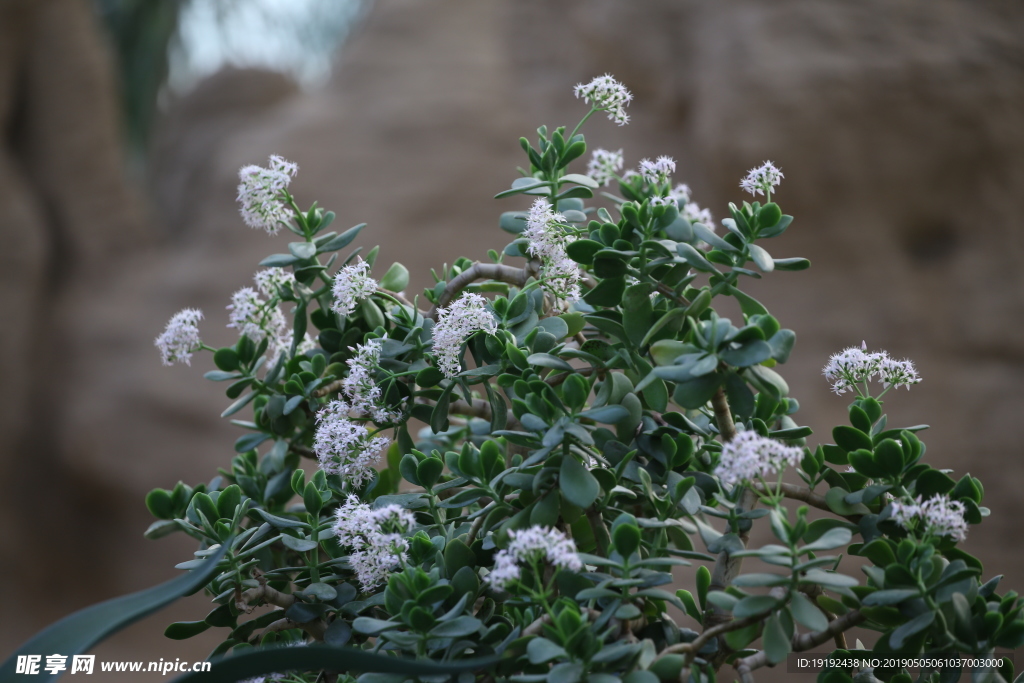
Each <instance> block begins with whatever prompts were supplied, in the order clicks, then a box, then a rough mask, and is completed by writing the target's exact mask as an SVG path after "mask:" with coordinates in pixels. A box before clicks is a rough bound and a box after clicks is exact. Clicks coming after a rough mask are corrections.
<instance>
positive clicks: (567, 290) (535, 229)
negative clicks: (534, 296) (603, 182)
mask: <svg viewBox="0 0 1024 683" xmlns="http://www.w3.org/2000/svg"><path fill="white" fill-rule="evenodd" d="M564 222H565V216H563V215H562V214H560V213H555V212H554V210H553V209H552V207H551V204H549V203H548V202H547V201H546V200H544V199H540V198H538V199H537V200H536V201H535V202H534V203H533V206H532V207H531V208H530V214H529V216H528V217H527V219H526V230H524V231H523V237H525V238H526V239H527V241H528V243H527V247H526V250H527V252H528V253H529V254H530V255H531V256H535V257H537V258H539V259H540V260H541V263H542V264H543V266H544V289H545V291H547V292H548V293H549V294H551V295H552V296H554V297H555V298H557V299H563V300H565V301H568V302H569V303H573V302H575V301H579V299H580V280H581V279H582V277H583V276H582V274H581V273H580V268H579V266H578V265H577V264H576V262H575V261H573V260H572V259H571V258H569V255H568V254H567V253H566V251H565V247H566V245H568V244H570V243H571V242H573V241H574V240H575V239H576V238H575V237H573V236H571V235H567V234H566V233H565V231H563V230H562V228H561V226H560V225H559V223H564Z"/></svg>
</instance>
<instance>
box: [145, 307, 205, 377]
mask: <svg viewBox="0 0 1024 683" xmlns="http://www.w3.org/2000/svg"><path fill="white" fill-rule="evenodd" d="M202 319H203V312H202V311H200V310H199V309H196V308H186V309H184V310H181V311H178V312H177V313H175V314H174V316H173V317H172V318H171V319H170V320H169V321H168V322H167V327H166V328H165V329H164V331H163V334H161V335H160V336H159V337H157V338H156V341H155V342H154V343H155V344H156V348H158V349H160V360H161V361H163V364H164V365H173V364H174V363H177V362H179V361H180V362H182V363H184V364H185V365H192V354H193V353H194V352H195V351H198V350H199V348H200V345H201V344H202V341H201V340H200V339H199V321H200V320H202Z"/></svg>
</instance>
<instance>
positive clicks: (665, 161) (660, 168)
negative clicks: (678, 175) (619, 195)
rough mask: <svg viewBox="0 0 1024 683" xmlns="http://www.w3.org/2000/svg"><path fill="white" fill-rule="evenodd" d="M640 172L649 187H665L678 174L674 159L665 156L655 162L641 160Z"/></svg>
mask: <svg viewBox="0 0 1024 683" xmlns="http://www.w3.org/2000/svg"><path fill="white" fill-rule="evenodd" d="M639 171H640V175H641V176H642V177H643V179H644V180H645V181H646V182H647V184H648V185H664V184H665V183H667V182H668V179H669V178H670V177H672V174H673V173H675V172H676V162H675V159H673V158H672V157H667V156H664V155H662V156H660V157H658V158H657V159H655V160H654V161H651V160H650V159H641V160H640V168H639Z"/></svg>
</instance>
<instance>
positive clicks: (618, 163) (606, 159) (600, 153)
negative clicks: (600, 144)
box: [587, 149, 623, 185]
mask: <svg viewBox="0 0 1024 683" xmlns="http://www.w3.org/2000/svg"><path fill="white" fill-rule="evenodd" d="M622 163H623V162H622V150H621V149H620V150H619V151H617V152H612V151H610V150H607V149H595V150H594V153H593V154H592V155H591V157H590V163H588V164H587V175H588V176H590V177H591V178H593V179H594V180H596V181H597V184H598V185H608V184H609V183H611V182H612V180H613V179H614V178H615V174H616V173H618V172H619V171H621V170H622Z"/></svg>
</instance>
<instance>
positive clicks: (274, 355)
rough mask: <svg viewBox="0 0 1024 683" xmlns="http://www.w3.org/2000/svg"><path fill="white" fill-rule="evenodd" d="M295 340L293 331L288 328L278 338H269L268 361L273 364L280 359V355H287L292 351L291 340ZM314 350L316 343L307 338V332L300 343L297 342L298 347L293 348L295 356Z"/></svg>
mask: <svg viewBox="0 0 1024 683" xmlns="http://www.w3.org/2000/svg"><path fill="white" fill-rule="evenodd" d="M293 339H295V330H293V329H291V328H290V327H289V328H287V329H284V330H283V331H282V332H281V334H280V335H279V336H276V337H271V338H270V344H269V345H268V346H267V355H268V356H270V361H271V362H274V361H276V360H277V359H278V357H280V355H281V354H282V353H288V352H290V351H291V350H292V340H293ZM315 348H316V342H315V341H313V338H312V337H310V336H309V333H308V332H307V333H306V334H305V335H303V337H302V341H300V342H299V344H298V346H296V347H295V355H296V356H302V355H304V354H305V353H306V352H307V351H312V350H313V349H315Z"/></svg>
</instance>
